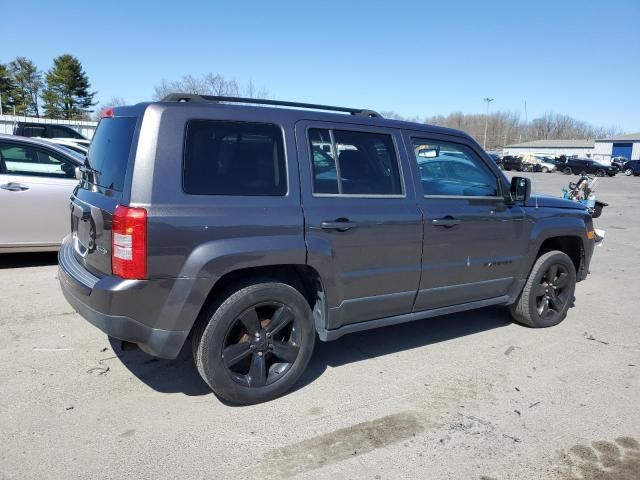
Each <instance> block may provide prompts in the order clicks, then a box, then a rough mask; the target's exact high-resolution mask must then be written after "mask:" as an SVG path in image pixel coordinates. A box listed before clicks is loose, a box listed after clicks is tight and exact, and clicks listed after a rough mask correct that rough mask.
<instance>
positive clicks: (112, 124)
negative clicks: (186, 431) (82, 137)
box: [87, 117, 137, 192]
mask: <svg viewBox="0 0 640 480" xmlns="http://www.w3.org/2000/svg"><path fill="white" fill-rule="evenodd" d="M136 120H137V119H136V117H113V118H103V119H102V120H100V123H99V124H98V128H97V129H96V133H95V135H94V136H93V139H92V141H91V147H90V148H89V153H88V154H87V163H88V165H89V167H91V168H92V169H94V170H96V172H95V174H92V175H88V176H87V178H88V179H89V180H90V181H91V183H94V184H96V185H99V186H101V187H104V188H107V189H110V190H116V191H118V192H121V191H122V189H123V188H124V179H125V174H126V172H127V166H128V164H129V153H130V151H131V143H132V141H133V133H134V131H135V128H136Z"/></svg>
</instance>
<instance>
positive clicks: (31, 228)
mask: <svg viewBox="0 0 640 480" xmlns="http://www.w3.org/2000/svg"><path fill="white" fill-rule="evenodd" d="M82 162H83V158H82V157H80V156H79V155H76V154H74V153H72V152H71V151H69V150H64V149H63V148H62V147H59V146H57V145H54V144H52V143H49V142H46V141H44V140H37V139H30V138H24V137H17V136H15V135H0V205H1V206H2V208H0V225H2V228H0V253H8V252H27V251H55V250H57V249H58V247H59V246H60V243H61V242H62V239H63V238H64V237H65V236H66V235H67V234H68V230H69V197H70V196H71V192H72V191H73V188H74V187H75V186H76V185H77V184H78V180H77V179H76V167H80V166H81V165H82Z"/></svg>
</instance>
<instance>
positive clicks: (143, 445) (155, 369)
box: [0, 173, 640, 480]
mask: <svg viewBox="0 0 640 480" xmlns="http://www.w3.org/2000/svg"><path fill="white" fill-rule="evenodd" d="M528 175H529V176H531V178H533V179H534V190H537V191H542V192H546V193H550V194H554V195H559V194H560V188H561V187H562V186H564V185H566V183H567V182H568V181H569V179H570V178H573V179H575V178H577V177H567V176H564V175H561V174H542V173H537V174H528ZM597 193H598V197H599V198H600V199H601V200H603V201H605V202H608V203H609V204H610V207H608V208H607V209H605V211H604V213H603V216H602V217H601V218H600V219H598V220H596V226H597V227H598V228H604V229H605V230H606V231H607V237H606V240H605V243H604V245H603V246H602V247H600V248H598V249H597V250H596V253H595V256H594V259H593V262H592V265H591V276H590V277H589V278H588V279H587V281H586V282H582V283H580V284H579V285H578V287H577V292H576V297H577V300H576V305H575V308H573V309H572V310H571V311H570V313H569V317H568V318H567V320H566V321H565V322H563V323H562V324H560V325H559V326H557V327H555V328H551V329H544V330H533V329H529V328H525V327H522V326H520V325H517V324H514V323H512V322H511V321H510V317H509V315H508V313H507V312H505V311H504V310H503V309H500V308H487V309H483V310H478V311H474V312H467V313H463V314H455V315H449V316H446V317H441V318H434V319H429V320H425V321H421V322H414V323H410V324H405V325H400V326H396V327H389V328H384V329H379V330H374V331H370V332H364V333H359V334H352V335H349V336H345V337H343V338H342V339H340V340H338V341H336V342H333V343H327V344H323V343H318V344H317V346H316V352H315V354H314V357H313V359H312V362H311V365H310V368H309V370H308V372H307V373H306V374H305V376H304V377H303V379H302V381H301V383H299V384H298V385H297V387H296V388H295V389H294V390H293V391H292V392H290V393H289V394H288V395H286V396H284V397H283V398H280V399H277V400H275V401H272V402H269V403H266V404H262V405H257V406H251V407H232V406H228V405H225V404H224V403H222V402H221V401H220V400H219V399H218V398H216V397H215V396H214V395H213V394H212V393H210V392H209V390H208V388H207V386H206V385H205V384H204V382H203V381H202V380H201V379H200V377H199V376H198V374H197V373H196V371H195V369H194V366H193V361H192V359H191V355H190V348H185V349H183V352H182V354H181V355H180V357H179V358H178V359H177V360H174V361H166V360H157V359H153V358H151V357H147V356H145V355H144V354H142V353H141V352H139V351H129V350H127V351H122V350H121V347H120V344H119V342H116V341H112V342H110V341H109V339H108V338H107V337H106V336H105V335H103V334H102V333H101V332H100V331H98V330H97V329H95V328H94V327H92V326H91V325H89V324H88V323H87V322H86V321H84V320H83V319H81V318H80V317H79V316H78V315H77V314H75V312H74V311H73V310H72V309H71V307H70V306H69V305H68V304H67V303H66V302H65V300H64V298H63V297H62V294H61V293H60V289H59V286H58V282H57V280H56V274H57V266H56V256H55V254H38V255H26V254H21V255H5V256H3V257H0V287H1V288H0V305H1V306H2V308H1V310H0V445H2V448H0V477H1V478H7V479H14V478H15V479H31V478H65V479H69V478H117V479H123V478H156V479H160V478H163V479H164V478H167V479H174V478H207V479H224V478H286V477H292V476H298V477H299V478H305V479H307V478H331V479H336V478H350V479H360V478H362V479H365V478H366V479H399V478H428V479H449V478H450V479H485V480H488V479H543V478H559V479H571V478H594V479H595V478H607V479H616V480H623V479H637V478H640V444H639V441H640V406H639V405H638V401H639V399H640V381H639V374H640V326H639V323H640V320H639V315H638V310H639V307H640V300H639V297H638V294H637V291H636V285H637V282H638V278H639V277H640V242H638V239H639V238H640V209H639V208H638V203H639V200H640V177H621V176H618V177H616V178H603V179H600V180H599V187H598V189H597ZM580 475H582V476H580Z"/></svg>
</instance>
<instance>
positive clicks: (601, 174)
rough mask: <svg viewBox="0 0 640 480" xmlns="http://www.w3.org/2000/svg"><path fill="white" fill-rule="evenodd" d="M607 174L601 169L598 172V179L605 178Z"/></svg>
mask: <svg viewBox="0 0 640 480" xmlns="http://www.w3.org/2000/svg"><path fill="white" fill-rule="evenodd" d="M606 174H607V172H605V171H604V170H602V169H600V170H598V171H597V172H596V176H598V177H604V176H605V175H606Z"/></svg>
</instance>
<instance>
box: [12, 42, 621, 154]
mask: <svg viewBox="0 0 640 480" xmlns="http://www.w3.org/2000/svg"><path fill="white" fill-rule="evenodd" d="M172 92H182V93H197V94H202V95H219V96H235V97H246V98H269V96H270V94H269V91H268V90H267V89H266V88H264V87H259V86H256V85H255V84H254V83H253V82H252V81H250V82H249V83H247V84H240V83H238V82H237V81H236V80H235V79H233V78H231V79H230V78H226V77H224V76H222V75H220V74H218V73H213V72H210V73H207V74H205V75H202V76H200V77H197V76H193V75H184V76H182V77H181V78H180V79H178V80H171V81H167V80H162V81H161V82H160V83H159V84H157V85H155V86H154V89H153V99H154V100H161V99H162V98H164V97H165V96H166V95H168V94H169V93H172ZM95 96H96V92H94V91H91V83H90V82H89V77H88V76H87V74H86V72H85V71H84V69H83V67H82V64H81V63H80V60H78V59H77V58H76V57H74V56H73V55H69V54H64V55H60V56H59V57H56V58H55V59H54V60H53V65H52V66H51V68H50V69H49V70H48V71H46V72H42V71H41V70H39V69H38V68H37V66H36V65H35V63H34V62H33V61H32V60H30V59H28V58H26V57H17V58H15V59H14V60H12V61H11V62H9V63H7V64H2V63H0V104H1V105H2V109H3V113H5V114H6V113H15V114H17V115H32V116H36V117H39V116H40V115H41V114H44V116H46V117H48V118H62V119H68V120H71V119H76V120H89V119H91V118H93V119H94V120H98V119H99V118H100V112H101V111H102V110H104V109H105V108H107V107H114V106H120V105H124V104H125V100H124V99H122V98H121V97H112V98H111V99H110V100H109V101H107V102H105V103H104V104H103V105H100V106H99V107H98V108H96V109H95V111H94V110H92V107H94V106H95V105H96V103H97V102H96V101H95V100H94V98H95ZM92 111H94V114H93V115H90V112H92ZM382 114H383V116H385V117H387V118H394V119H399V120H408V121H413V122H424V123H429V124H433V125H440V126H444V127H451V128H455V129H458V130H463V131H465V132H467V133H468V134H469V135H471V136H472V137H474V138H475V139H476V140H477V141H478V143H480V144H483V143H485V140H486V147H487V150H497V149H499V148H502V147H504V146H507V145H510V144H514V143H520V142H525V141H530V140H557V139H594V138H602V137H610V136H614V135H618V134H620V133H622V131H621V129H620V128H618V127H608V128H607V127H598V126H594V125H591V124H589V123H587V122H583V121H580V120H577V119H575V118H572V117H570V116H568V115H562V114H555V113H545V114H544V115H542V116H540V117H538V118H534V119H533V120H531V121H522V119H521V118H520V115H518V114H517V113H513V112H504V111H498V112H493V113H491V114H489V115H488V116H487V115H484V114H465V113H463V112H453V113H450V114H448V115H434V116H430V117H427V118H420V117H411V118H407V117H403V116H401V115H398V114H397V113H395V112H382ZM485 123H486V139H485Z"/></svg>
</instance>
